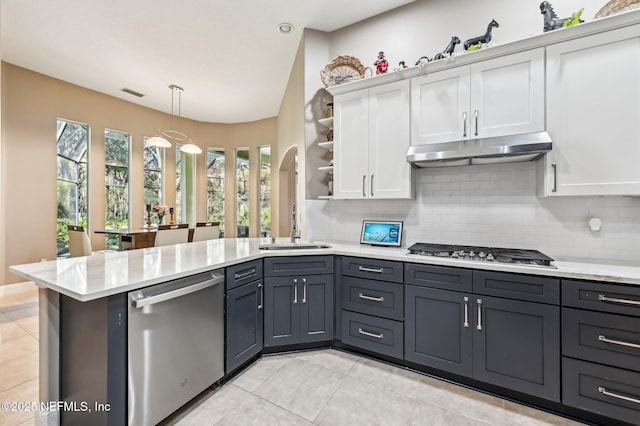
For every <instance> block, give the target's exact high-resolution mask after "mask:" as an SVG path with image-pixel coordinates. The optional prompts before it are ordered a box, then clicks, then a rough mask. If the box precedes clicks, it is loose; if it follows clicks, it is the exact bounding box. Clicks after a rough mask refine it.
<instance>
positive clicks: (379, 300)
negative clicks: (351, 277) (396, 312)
mask: <svg viewBox="0 0 640 426" xmlns="http://www.w3.org/2000/svg"><path fill="white" fill-rule="evenodd" d="M358 297H359V298H360V299H364V300H371V301H372V302H384V297H382V296H380V297H371V296H365V295H364V294H362V293H359V294H358Z"/></svg>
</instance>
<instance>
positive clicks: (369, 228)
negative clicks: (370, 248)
mask: <svg viewBox="0 0 640 426" xmlns="http://www.w3.org/2000/svg"><path fill="white" fill-rule="evenodd" d="M401 241H402V222H379V221H374V220H365V221H363V222H362V234H361V235H360V243H361V244H371V245H380V246H393V247H400V243H401Z"/></svg>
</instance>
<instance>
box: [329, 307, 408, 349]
mask: <svg viewBox="0 0 640 426" xmlns="http://www.w3.org/2000/svg"><path fill="white" fill-rule="evenodd" d="M342 342H343V343H346V344H348V345H351V346H355V347H358V348H362V349H367V350H370V351H372V352H377V353H379V354H383V355H388V356H391V357H394V358H398V359H402V357H403V352H404V340H403V323H402V322H401V321H394V320H389V319H384V318H378V317H372V316H369V315H363V314H357V313H355V312H349V311H342Z"/></svg>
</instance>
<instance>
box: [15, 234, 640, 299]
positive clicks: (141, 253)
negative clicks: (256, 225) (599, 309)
mask: <svg viewBox="0 0 640 426" xmlns="http://www.w3.org/2000/svg"><path fill="white" fill-rule="evenodd" d="M269 242H270V240H269V239H266V238H222V239H215V240H208V241H200V242H195V243H187V244H176V245H171V246H163V247H152V248H146V249H139V250H129V251H121V252H109V253H95V254H93V255H91V256H85V257H75V258H69V259H61V260H55V261H47V262H39V263H31V264H24V265H15V266H11V267H10V270H11V271H12V272H14V273H15V274H18V275H20V276H22V277H24V278H26V279H28V280H31V281H34V282H35V283H36V284H37V285H38V286H40V287H43V288H48V289H51V290H54V291H56V292H59V293H61V294H64V295H66V296H69V297H72V298H74V299H77V300H80V301H88V300H94V299H99V298H102V297H106V296H111V295H114V294H119V293H124V292H128V291H132V290H136V289H139V288H143V287H147V286H149V285H154V284H158V283H162V282H166V281H170V280H174V279H179V278H183V277H186V276H189V275H193V274H197V273H200V272H206V271H210V270H212V269H217V268H224V267H227V266H231V265H235V264H238V263H243V262H247V261H250V260H254V259H260V258H264V257H273V256H309V255H340V256H356V257H365V258H372V259H384V260H393V261H399V262H412V263H422V264H430V265H440V266H451V267H457V268H471V269H482V270H491V271H502V272H513V273H520V274H530V275H541V276H551V277H559V278H574V279H583V280H594V281H602V282H610V283H621V284H633V285H640V267H634V266H622V265H610V264H599V263H590V262H588V261H563V260H556V261H554V262H553V265H554V266H555V267H553V268H550V267H541V266H528V265H513V264H501V263H494V262H486V261H472V260H467V261H465V260H451V259H447V258H437V257H429V256H419V255H410V254H407V249H406V248H405V247H401V248H390V247H372V246H366V245H360V244H349V243H334V242H323V244H327V245H329V246H330V248H320V249H295V250H264V249H260V248H259V246H260V244H267V243H269Z"/></svg>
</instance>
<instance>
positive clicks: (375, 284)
mask: <svg viewBox="0 0 640 426" xmlns="http://www.w3.org/2000/svg"><path fill="white" fill-rule="evenodd" d="M403 294H404V285H403V284H396V283H389V282H384V281H374V280H367V279H363V278H355V277H343V278H342V308H343V309H348V310H351V311H356V312H360V313H363V314H369V315H376V316H379V317H385V318H389V319H395V320H402V319H403V317H404V300H403V299H404V295H403Z"/></svg>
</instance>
